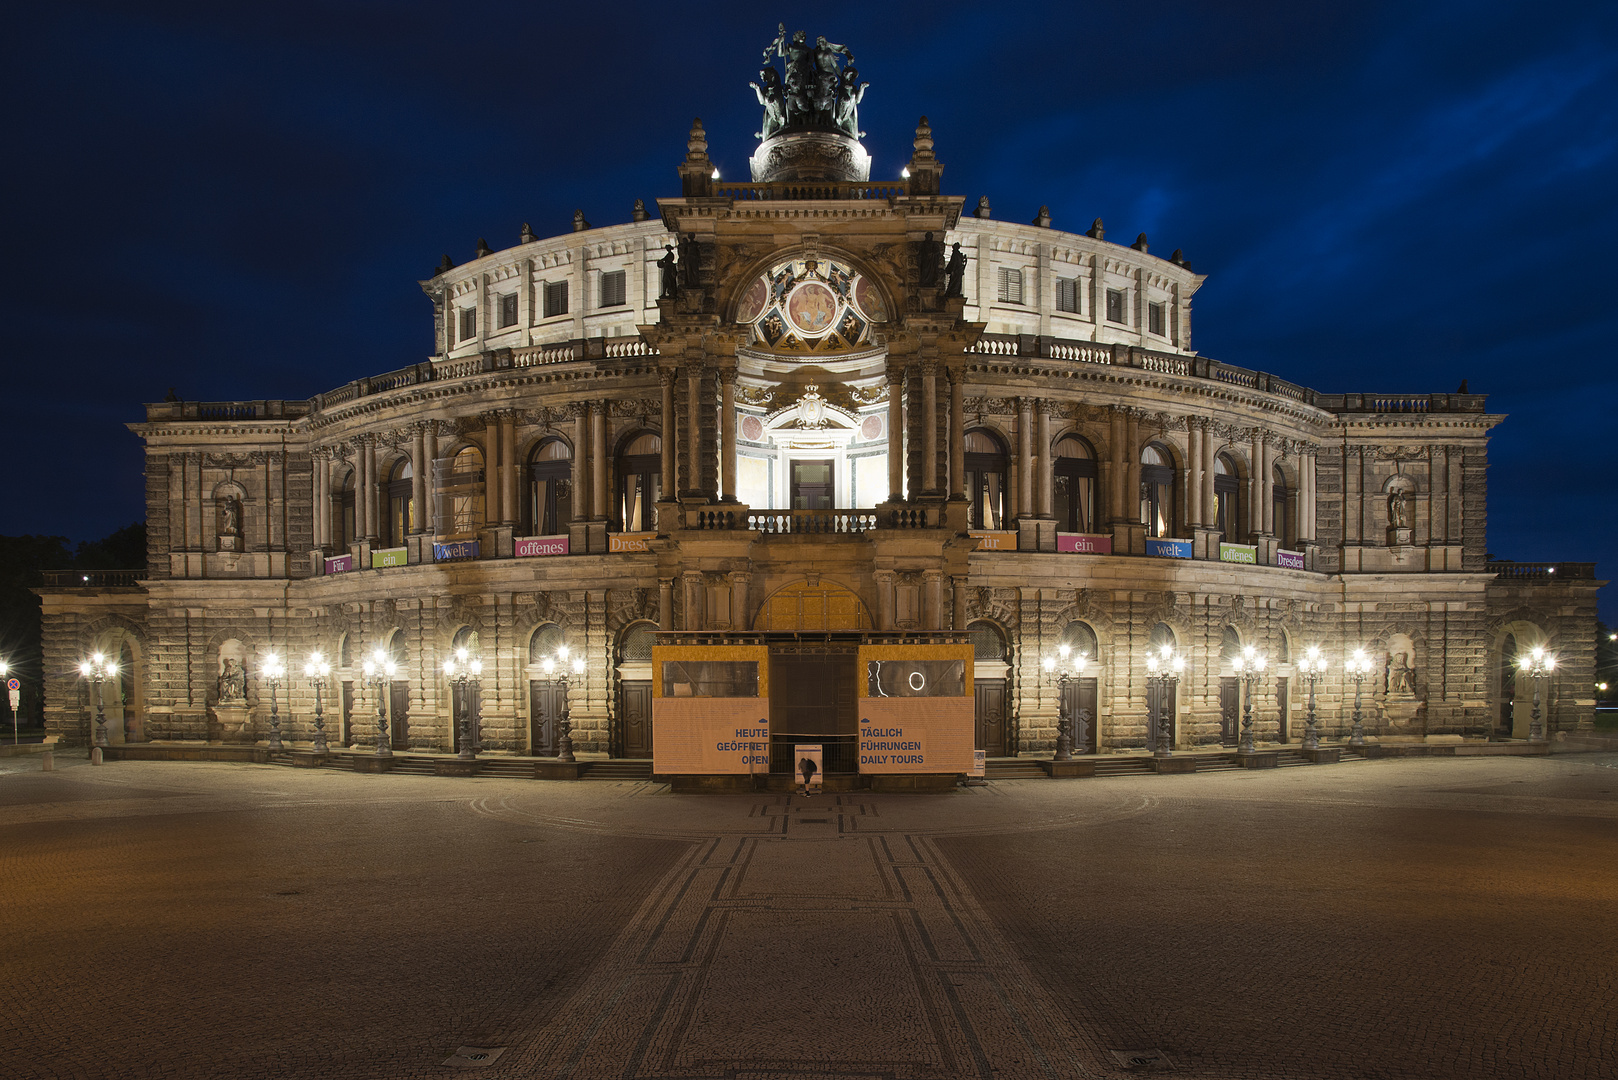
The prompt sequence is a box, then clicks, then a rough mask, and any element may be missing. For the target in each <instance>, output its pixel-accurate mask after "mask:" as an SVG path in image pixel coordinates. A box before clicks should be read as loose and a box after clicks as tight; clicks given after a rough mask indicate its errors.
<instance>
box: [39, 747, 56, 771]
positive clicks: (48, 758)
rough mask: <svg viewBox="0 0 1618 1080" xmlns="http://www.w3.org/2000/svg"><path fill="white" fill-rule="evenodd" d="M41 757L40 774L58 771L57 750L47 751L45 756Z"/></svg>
mask: <svg viewBox="0 0 1618 1080" xmlns="http://www.w3.org/2000/svg"><path fill="white" fill-rule="evenodd" d="M39 757H40V762H39V770H40V772H55V771H56V751H55V750H47V751H45V752H44V753H43V754H41V755H39Z"/></svg>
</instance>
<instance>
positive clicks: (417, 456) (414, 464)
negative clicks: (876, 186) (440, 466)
mask: <svg viewBox="0 0 1618 1080" xmlns="http://www.w3.org/2000/svg"><path fill="white" fill-rule="evenodd" d="M430 468H432V462H430V461H429V460H428V459H427V429H426V426H425V425H423V424H417V425H416V430H415V431H414V432H412V433H411V439H410V515H411V529H410V531H411V532H412V533H422V532H426V531H427V470H428V469H430Z"/></svg>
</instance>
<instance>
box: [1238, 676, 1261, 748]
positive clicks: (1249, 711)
mask: <svg viewBox="0 0 1618 1080" xmlns="http://www.w3.org/2000/svg"><path fill="white" fill-rule="evenodd" d="M1257 679H1258V672H1256V671H1245V672H1243V673H1242V737H1241V741H1240V743H1239V744H1238V745H1237V747H1236V752H1237V753H1238V754H1255V753H1257V752H1258V748H1257V747H1256V746H1254V745H1253V683H1254V682H1256V681H1257Z"/></svg>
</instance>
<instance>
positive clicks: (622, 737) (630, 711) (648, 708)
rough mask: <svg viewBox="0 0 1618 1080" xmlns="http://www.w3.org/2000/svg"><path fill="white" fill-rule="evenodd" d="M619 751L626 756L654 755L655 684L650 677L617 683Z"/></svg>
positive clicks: (646, 756) (645, 756) (647, 756)
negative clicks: (653, 717)
mask: <svg viewBox="0 0 1618 1080" xmlns="http://www.w3.org/2000/svg"><path fill="white" fill-rule="evenodd" d="M618 730H619V753H621V754H623V756H624V757H626V758H649V757H651V756H652V684H651V682H650V681H649V680H647V681H641V680H634V681H625V682H621V683H619V684H618Z"/></svg>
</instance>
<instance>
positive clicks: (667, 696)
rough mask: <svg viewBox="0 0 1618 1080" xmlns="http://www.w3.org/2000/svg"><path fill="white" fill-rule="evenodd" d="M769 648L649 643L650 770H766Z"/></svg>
mask: <svg viewBox="0 0 1618 1080" xmlns="http://www.w3.org/2000/svg"><path fill="white" fill-rule="evenodd" d="M769 660H770V650H769V647H768V646H765V645H653V646H652V771H653V772H654V773H658V774H662V775H688V776H689V775H696V776H704V775H715V774H723V773H752V772H759V773H764V772H769V771H770V721H769V716H770V701H769V697H770V695H769Z"/></svg>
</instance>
